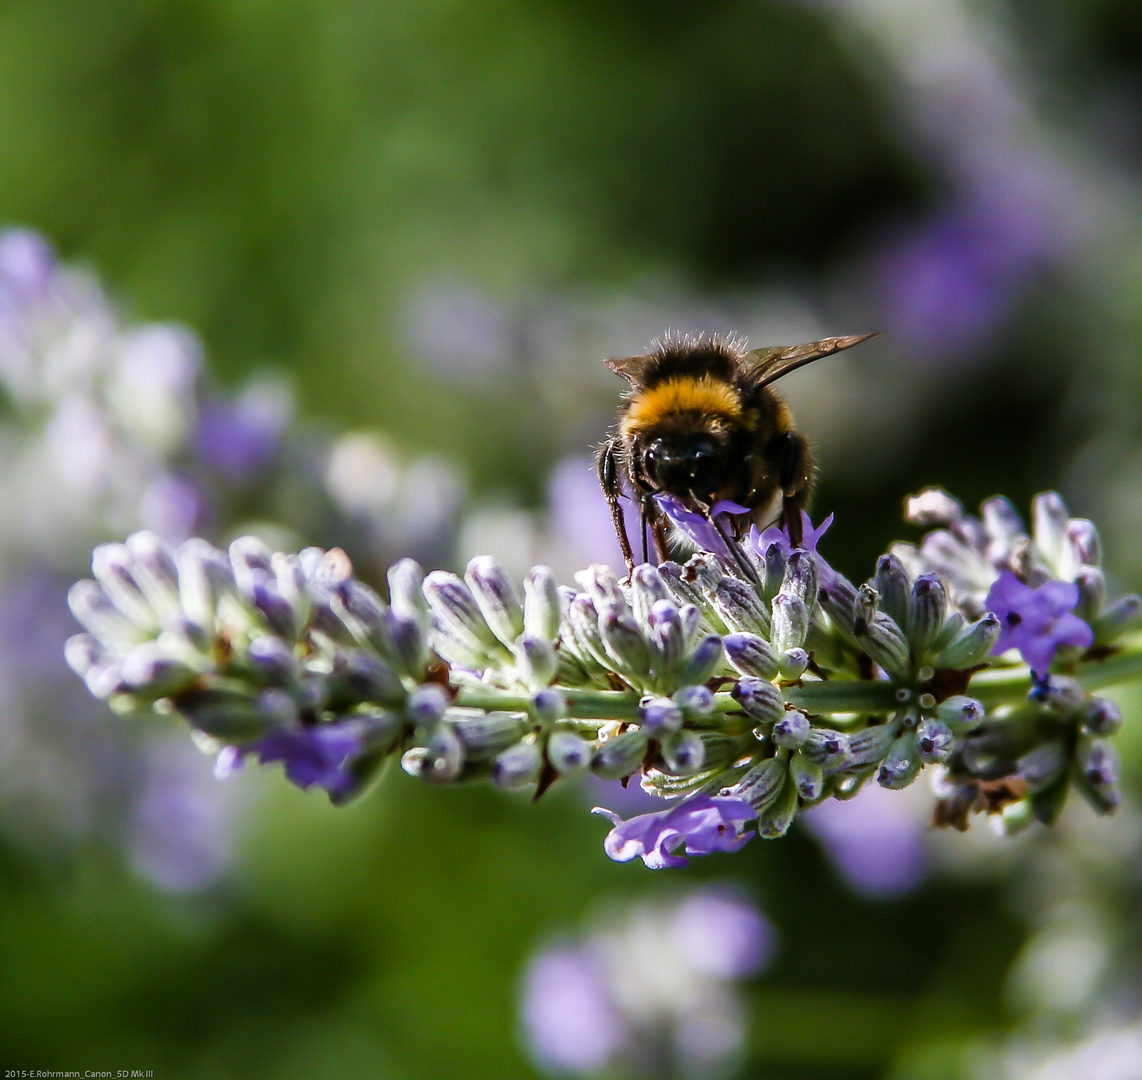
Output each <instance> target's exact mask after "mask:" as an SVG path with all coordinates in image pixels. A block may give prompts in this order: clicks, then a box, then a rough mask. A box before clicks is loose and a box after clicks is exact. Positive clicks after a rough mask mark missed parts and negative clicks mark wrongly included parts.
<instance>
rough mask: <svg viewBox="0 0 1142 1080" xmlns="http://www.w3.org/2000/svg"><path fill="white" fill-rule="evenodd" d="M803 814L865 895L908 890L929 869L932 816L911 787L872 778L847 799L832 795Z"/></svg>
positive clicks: (843, 873)
mask: <svg viewBox="0 0 1142 1080" xmlns="http://www.w3.org/2000/svg"><path fill="white" fill-rule="evenodd" d="M802 820H803V821H804V822H805V824H806V825H807V826H808V828H809V829H810V830H811V831H812V832H813V833H814V834H815V835H816V836H817V839H819V840H820V841H821V843H822V844H823V845H824V848H825V851H826V852H827V853H828V855H829V858H830V859H831V860H832V863H833V865H834V866H835V867H836V869H837V872H838V873H839V874H840V875H841V877H842V878H843V879H844V881H845V883H846V884H847V885H848V886H849V888H850V889H852V891H853V892H855V893H857V894H859V895H861V896H867V897H870V898H873V899H880V898H891V897H894V896H902V895H903V894H904V893H908V892H911V891H912V890H913V889H914V888H916V886H917V885H919V884H920V883H921V882H922V881H923V880H924V878H925V876H926V875H927V873H928V848H927V842H926V841H927V832H928V825H927V821H928V817H927V814H924V815H921V814H920V813H919V812H918V811H917V805H916V800H915V797H914V796H910V795H909V794H908V793H906V792H899V791H889V790H888V789H887V788H882V787H880V786H879V785H877V784H866V785H865V786H864V787H863V788H862V789H861V791H860V793H859V794H858V795H856V796H855V797H854V798H852V799H850V800H847V801H845V802H838V801H837V800H836V799H826V800H825V801H824V802H823V803H820V804H819V805H818V806H815V807H813V809H812V810H809V811H808V812H807V813H805V815H804V816H803V818H802Z"/></svg>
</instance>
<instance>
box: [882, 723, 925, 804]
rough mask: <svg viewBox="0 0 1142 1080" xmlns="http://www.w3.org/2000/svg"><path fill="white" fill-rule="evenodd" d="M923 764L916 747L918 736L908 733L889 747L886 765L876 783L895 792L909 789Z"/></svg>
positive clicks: (899, 737)
mask: <svg viewBox="0 0 1142 1080" xmlns="http://www.w3.org/2000/svg"><path fill="white" fill-rule="evenodd" d="M921 764H922V762H921V760H920V752H919V750H918V748H917V746H916V734H915V732H913V731H906V732H905V733H904V734H903V735H900V736H898V737H897V738H896V740H895V741H894V742H893V743H892V746H891V747H889V750H888V754H887V756H886V757H885V759H884V764H883V765H881V766H880V769H879V771H878V772H877V774H876V782H877V783H878V784H880V786H881V787H886V788H892V789H893V790H895V789H897V788H904V787H907V786H908V785H909V784H911V783H912V781H913V780H915V779H916V774H917V773H918V772H919V771H920V766H921Z"/></svg>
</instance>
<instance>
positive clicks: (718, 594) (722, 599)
mask: <svg viewBox="0 0 1142 1080" xmlns="http://www.w3.org/2000/svg"><path fill="white" fill-rule="evenodd" d="M711 599H712V601H713V604H714V608H715V610H716V611H717V612H718V614H719V615H720V616H721V618H722V621H723V622H724V623H725V624H726V626H728V627H729V628H730V629H731V630H736V631H738V632H745V633H755V634H756V633H762V634H766V633H768V632H769V626H770V617H769V608H768V606H767V604H765V603H764V602H763V601H762V599H761V597H760V596H758V595H757V592H756V591H755V589H754V588H753V586H752V585H750V584H748V583H747V582H744V581H741V580H739V579H738V578H732V577H723V578H722V579H721V580H720V581H719V582H718V583H717V585H716V586H715V588H714V591H713V593H712V594H711Z"/></svg>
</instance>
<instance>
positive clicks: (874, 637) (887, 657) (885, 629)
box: [857, 612, 911, 675]
mask: <svg viewBox="0 0 1142 1080" xmlns="http://www.w3.org/2000/svg"><path fill="white" fill-rule="evenodd" d="M862 629H863V631H864V632H863V633H857V640H858V641H859V642H860V644H861V647H862V648H863V649H864V651H865V652H867V653H868V655H869V656H871V657H872V659H873V660H874V661H875V662H876V663H878V664H879V665H880V666H881V667H882V668H884V670H885V671H887V672H888V673H889V674H890V675H907V674H908V669H909V667H910V666H911V665H910V659H909V654H908V642H907V640H906V639H905V637H904V634H903V633H901V630H900V627H899V626H897V625H896V623H895V622H894V621H893V620H892V619H890V618H889V617H888V616H887V615H885V614H884V613H883V612H878V613H877V615H876V617H875V618H874V619H873V620H872V622H870V623H869V624H868V625H867V626H864V627H862Z"/></svg>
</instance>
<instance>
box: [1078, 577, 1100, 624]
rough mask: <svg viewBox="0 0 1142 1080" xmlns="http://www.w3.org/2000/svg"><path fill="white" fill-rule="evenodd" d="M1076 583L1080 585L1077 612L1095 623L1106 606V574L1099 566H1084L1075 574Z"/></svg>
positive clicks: (1080, 616) (1083, 618)
mask: <svg viewBox="0 0 1142 1080" xmlns="http://www.w3.org/2000/svg"><path fill="white" fill-rule="evenodd" d="M1075 584H1076V585H1077V586H1078V587H1079V602H1078V603H1077V604H1076V605H1075V614H1076V615H1077V616H1078V617H1079V618H1080V619H1082V620H1083V621H1084V622H1088V623H1093V622H1094V620H1095V619H1097V618H1098V616H1099V615H1100V614H1102V609H1103V608H1104V607H1106V575H1105V574H1104V573H1103V572H1102V571H1101V570H1100V569H1099V568H1098V567H1097V566H1084V567H1082V568H1081V569H1080V570H1079V572H1078V573H1077V574H1076V575H1075Z"/></svg>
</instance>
